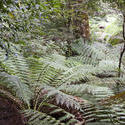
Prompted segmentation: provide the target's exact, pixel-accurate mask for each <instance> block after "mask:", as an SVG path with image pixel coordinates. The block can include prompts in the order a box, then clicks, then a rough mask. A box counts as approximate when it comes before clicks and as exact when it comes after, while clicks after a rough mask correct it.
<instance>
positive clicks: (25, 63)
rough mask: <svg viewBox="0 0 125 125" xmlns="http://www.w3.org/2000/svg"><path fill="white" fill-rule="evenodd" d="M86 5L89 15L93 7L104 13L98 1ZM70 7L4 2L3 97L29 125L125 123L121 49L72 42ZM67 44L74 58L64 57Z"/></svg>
mask: <svg viewBox="0 0 125 125" xmlns="http://www.w3.org/2000/svg"><path fill="white" fill-rule="evenodd" d="M70 2H72V1H70ZM119 2H120V4H121V3H122V2H123V1H119ZM29 3H30V4H29ZM85 3H86V6H84V7H83V8H84V9H85V11H86V10H87V9H88V7H90V6H92V9H90V11H89V13H91V11H93V10H94V9H97V10H100V11H101V12H102V9H101V8H98V7H97V6H96V5H97V4H98V1H97V0H95V4H94V3H93V1H92V3H91V2H88V3H87V2H86V1H85V2H83V3H82V4H81V5H83V4H84V5H85ZM93 4H94V5H95V6H94V5H93ZM67 5H68V2H67V1H64V0H51V1H49V0H46V1H40V0H34V1H32V0H28V1H10V2H9V1H3V2H2V3H1V5H0V6H1V9H0V14H1V15H0V20H1V22H0V29H1V30H0V96H3V97H4V98H8V99H10V100H12V101H13V103H16V104H17V105H18V106H19V107H20V110H21V114H22V115H23V116H24V117H26V121H25V122H26V124H29V125H40V124H45V125H52V124H54V125H84V124H85V122H86V123H87V124H90V123H91V122H92V123H91V124H92V125H94V124H95V123H94V122H96V124H103V123H106V124H108V123H109V124H110V123H112V124H118V125H121V124H124V122H125V118H124V95H125V93H124V82H125V79H124V75H125V69H124V63H123V64H122V67H121V74H122V76H123V78H118V63H119V53H118V52H120V49H119V46H114V47H112V46H110V45H109V44H105V43H98V42H92V43H87V41H86V43H84V42H83V40H82V39H78V40H73V39H74V36H73V33H72V27H70V26H71V24H68V21H70V20H69V18H70V19H71V20H72V16H74V15H73V14H74V13H73V12H74V10H73V8H72V9H70V8H67ZM72 5H74V6H75V5H76V4H75V3H72ZM75 7H77V6H75ZM75 7H74V8H75ZM79 7H80V11H81V8H82V7H81V6H79ZM77 9H78V7H77ZM104 9H105V8H104ZM104 9H103V10H104ZM62 10H63V11H62ZM111 10H112V9H111ZM111 10H110V11H111ZM71 14H72V15H71ZM93 14H94V13H93ZM93 14H92V16H93ZM104 15H105V14H104ZM115 16H116V15H115ZM96 19H97V18H96ZM99 19H100V18H99ZM106 19H107V18H106ZM120 21H121V20H120ZM70 23H71V22H70ZM92 23H93V20H92ZM95 23H97V22H95ZM116 24H117V22H115V21H114V22H112V23H111V24H110V25H108V26H107V27H106V28H105V31H104V33H108V35H105V36H104V38H105V39H106V41H108V42H109V39H110V38H111V37H112V36H115V35H117V34H118V33H119V32H120V31H121V27H117V26H116ZM68 25H70V26H69V27H68ZM120 26H121V25H120ZM97 27H98V24H95V25H93V27H92V28H93V31H92V32H95V29H96V31H97ZM111 27H113V28H114V29H115V30H114V29H111ZM94 28H95V29H94ZM92 37H93V36H92ZM54 41H55V42H54ZM66 41H68V42H69V41H70V49H71V51H72V53H73V54H72V55H70V56H69V57H65V56H64V55H66V54H65V52H64V51H66V50H67V49H69V48H67V46H65V45H66V44H67V43H66ZM103 102H104V103H103ZM108 106H109V107H108ZM121 116H122V119H120V117H121Z"/></svg>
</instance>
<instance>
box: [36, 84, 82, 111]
mask: <svg viewBox="0 0 125 125" xmlns="http://www.w3.org/2000/svg"><path fill="white" fill-rule="evenodd" d="M37 86H38V85H37ZM39 89H40V90H42V89H43V90H44V91H46V96H47V98H48V99H49V98H50V97H53V98H54V100H55V101H56V104H57V105H64V106H66V107H67V108H74V109H80V105H79V103H78V102H77V101H75V100H74V98H73V96H71V95H68V94H66V93H64V92H62V91H59V90H58V88H54V87H50V86H43V85H39ZM41 92H42V91H41ZM41 94H42V95H43V93H41ZM39 98H40V95H39ZM41 103H43V102H41Z"/></svg>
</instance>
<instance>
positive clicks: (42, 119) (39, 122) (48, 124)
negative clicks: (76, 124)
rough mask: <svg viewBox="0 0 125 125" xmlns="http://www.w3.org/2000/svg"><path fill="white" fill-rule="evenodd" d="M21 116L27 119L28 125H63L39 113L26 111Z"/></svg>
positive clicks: (30, 110)
mask: <svg viewBox="0 0 125 125" xmlns="http://www.w3.org/2000/svg"><path fill="white" fill-rule="evenodd" d="M23 114H24V115H25V117H26V118H28V124H29V125H43V124H44V125H52V124H54V125H64V124H63V123H61V122H60V121H59V120H56V119H55V118H54V117H52V116H50V115H48V114H46V113H43V112H40V111H36V110H32V109H28V110H24V111H23Z"/></svg>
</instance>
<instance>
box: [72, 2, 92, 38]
mask: <svg viewBox="0 0 125 125" xmlns="http://www.w3.org/2000/svg"><path fill="white" fill-rule="evenodd" d="M72 9H73V14H72V15H73V17H72V29H73V34H74V35H75V37H76V38H80V37H82V38H83V39H85V40H89V38H90V30H89V17H88V13H87V11H86V9H85V7H84V8H83V3H82V0H78V1H76V2H74V3H72Z"/></svg>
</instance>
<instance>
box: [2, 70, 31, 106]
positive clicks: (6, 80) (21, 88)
mask: <svg viewBox="0 0 125 125" xmlns="http://www.w3.org/2000/svg"><path fill="white" fill-rule="evenodd" d="M0 84H1V85H2V86H5V87H7V88H8V89H11V91H12V92H14V93H15V94H16V96H17V97H19V98H20V99H21V100H23V101H24V102H26V103H27V104H28V105H29V103H30V100H31V98H32V92H31V90H30V89H29V87H28V85H26V84H24V83H21V81H20V80H19V78H18V77H16V76H12V75H9V74H7V73H5V72H1V73H0Z"/></svg>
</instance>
